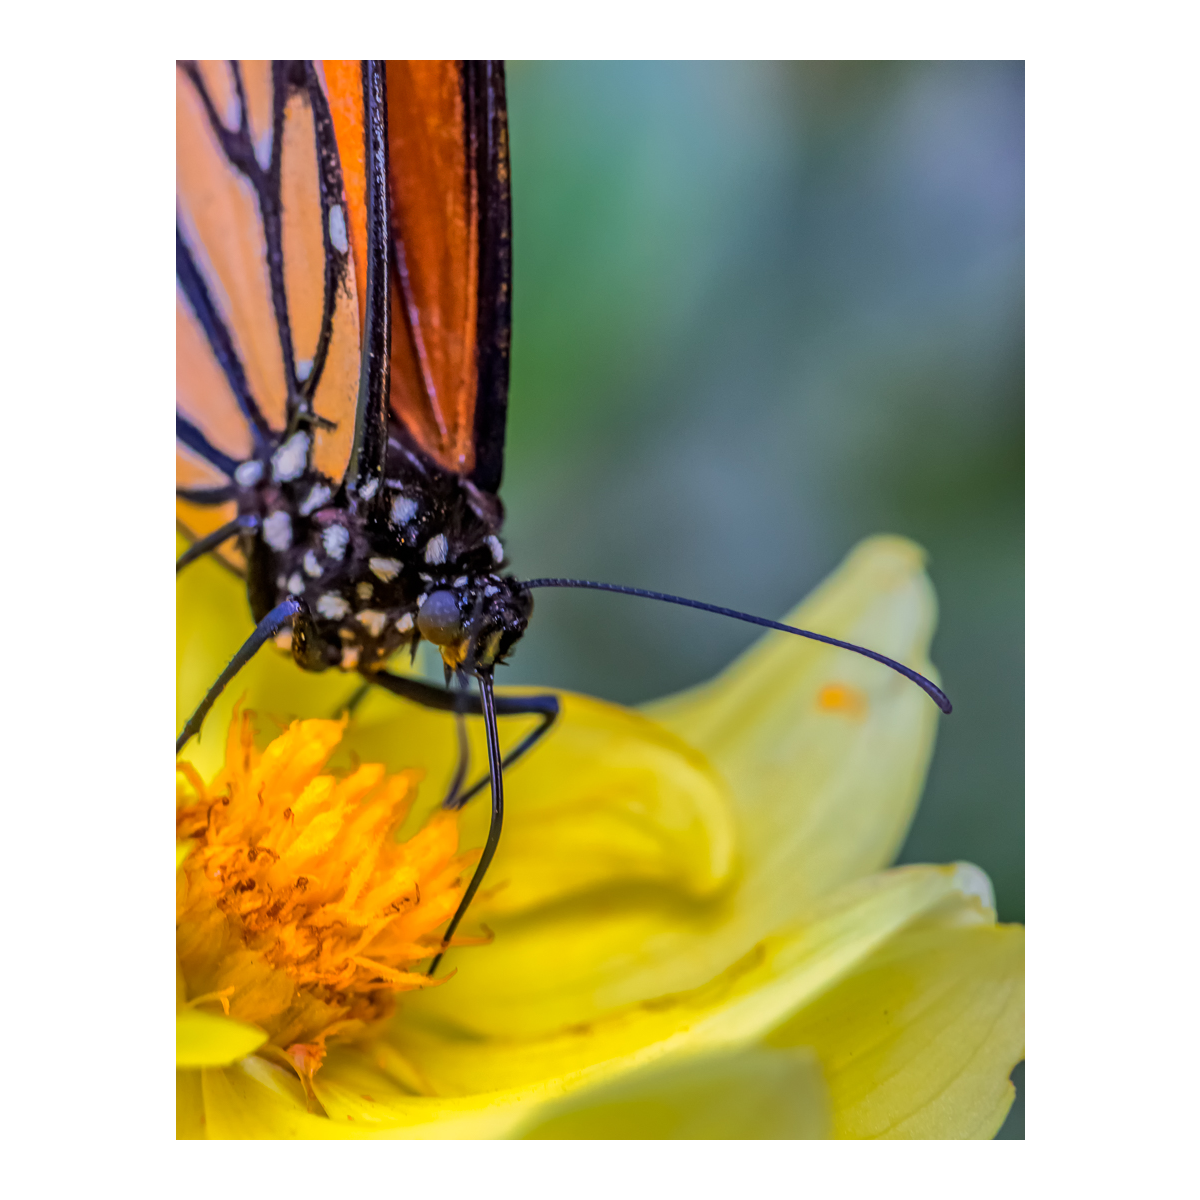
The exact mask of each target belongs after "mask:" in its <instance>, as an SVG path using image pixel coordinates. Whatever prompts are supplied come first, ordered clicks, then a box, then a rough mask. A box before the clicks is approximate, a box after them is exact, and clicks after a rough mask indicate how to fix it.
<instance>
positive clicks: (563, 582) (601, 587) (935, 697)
mask: <svg viewBox="0 0 1200 1200" xmlns="http://www.w3.org/2000/svg"><path fill="white" fill-rule="evenodd" d="M519 586H521V587H523V588H539V587H558V588H591V589H592V590H593V591H597V592H620V593H621V595H623V596H644V597H645V598H646V599H647V600H662V601H663V602H664V603H666V604H682V605H683V606H684V608H698V609H700V610H701V612H710V613H717V614H718V615H719V616H722V617H733V618H734V620H736V621H747V622H749V623H750V624H751V625H761V626H762V627H763V628H764V629H778V630H779V631H780V632H781V633H794V634H796V635H797V636H798V637H806V638H812V640H813V641H814V642H824V643H825V644H826V645H828V646H838V647H840V648H841V649H842V650H853V651H854V653H855V654H861V655H863V656H864V657H866V658H873V659H874V660H875V661H876V662H878V663H883V665H884V666H885V667H891V668H892V670H893V671H898V672H899V673H900V674H901V675H903V676H904V678H905V679H911V680H912V681H913V683H915V684H916V685H917V687H919V688H920V689H921V690H922V691H923V692H924V693H925V694H926V695H927V696H928V697H929V698H930V699H931V700H932V701H933V702H934V704H936V705H937V706H938V708H940V709H941V710H942V712H944V713H948V712H950V711H951V710H952V708H953V706H952V705H951V703H950V697H949V696H947V695H946V693H945V692H943V691H942V689H941V688H940V687H938V685H937V684H936V683H934V682H932V680H929V679H926V678H925V676H924V675H922V674H920V673H919V672H917V671H914V670H913V669H912V668H911V667H906V666H905V665H904V664H903V663H898V662H897V661H896V660H895V659H894V658H888V656H887V655H886V654H877V653H876V652H875V651H874V650H868V649H867V648H866V647H865V646H856V645H855V644H854V643H853V642H843V641H839V640H838V639H837V638H831V637H826V636H825V635H824V634H823V633H812V632H811V631H809V630H807V629H797V628H795V626H792V625H783V624H781V623H780V622H779V621H768V620H767V619H766V617H755V616H751V614H750V613H744V612H738V611H737V610H736V609H733V608H722V607H721V606H720V605H719V604H705V603H704V602H703V601H702V600H687V599H685V598H684V597H683V596H668V595H667V594H666V593H665V592H651V591H647V590H646V589H645V588H635V587H622V586H621V584H619V583H595V582H593V581H591V580H589V579H529V580H526V581H525V582H524V583H522V584H520V585H519Z"/></svg>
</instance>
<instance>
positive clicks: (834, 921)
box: [387, 867, 975, 1096]
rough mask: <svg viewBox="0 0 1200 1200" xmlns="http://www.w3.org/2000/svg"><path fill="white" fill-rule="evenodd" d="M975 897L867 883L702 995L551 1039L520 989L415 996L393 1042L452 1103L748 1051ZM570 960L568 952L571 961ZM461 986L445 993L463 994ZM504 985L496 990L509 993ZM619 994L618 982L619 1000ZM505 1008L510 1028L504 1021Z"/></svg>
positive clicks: (549, 1005)
mask: <svg viewBox="0 0 1200 1200" xmlns="http://www.w3.org/2000/svg"><path fill="white" fill-rule="evenodd" d="M973 870H974V869H972V871H973ZM964 888H968V889H972V890H974V888H975V879H974V874H971V873H968V874H964V873H963V872H962V871H960V870H959V869H957V868H955V867H902V868H897V869H896V870H893V871H888V872H885V873H883V874H881V875H877V876H873V877H872V878H870V879H868V880H860V881H858V882H856V883H854V884H852V885H849V886H848V887H846V888H844V889H842V890H841V891H840V892H839V893H838V894H837V895H836V896H834V897H830V898H829V900H828V901H827V902H826V903H825V904H824V905H823V906H822V908H821V909H820V910H819V911H817V912H816V913H814V914H812V915H811V916H810V917H809V918H808V919H807V920H805V921H802V922H798V923H796V924H795V925H794V926H793V927H792V928H790V929H788V930H784V931H780V932H778V933H777V934H775V935H773V936H771V937H769V938H764V939H763V940H762V941H761V942H760V943H758V944H757V945H756V946H754V947H752V948H751V949H750V951H749V952H748V953H747V954H745V955H744V956H743V957H742V958H741V959H740V960H739V961H737V962H735V963H734V964H733V965H732V966H729V967H728V968H727V969H726V968H725V966H724V964H722V965H721V966H718V967H716V968H715V969H713V970H712V971H710V972H709V973H708V974H707V975H705V976H704V977H703V980H702V983H701V985H699V986H697V988H695V989H693V990H689V991H684V992H678V993H675V994H671V993H670V992H669V991H667V990H663V991H659V992H657V993H655V995H654V997H653V999H651V1000H648V1001H642V1002H635V1003H632V1004H625V1005H618V1004H616V1003H607V1002H606V1001H607V1000H608V997H607V996H604V995H602V996H601V997H599V999H598V1000H597V1001H596V1002H595V1007H596V1009H597V1013H596V1015H595V1016H594V1017H593V1018H592V1019H591V1020H587V1021H572V1020H571V1019H570V1018H569V1017H568V1018H567V1019H565V1020H561V1021H560V1022H559V1023H558V1024H556V1025H554V1026H552V1027H550V1028H542V1027H541V1025H540V1022H539V1021H538V1020H535V1021H530V1020H528V1019H527V1018H526V1016H525V1014H524V1013H522V1012H521V1011H520V1010H518V1009H517V1008H516V1006H515V1005H513V1006H511V1007H510V1006H509V1004H507V1003H503V1002H504V1001H507V1000H508V999H509V997H511V996H512V995H513V994H514V993H515V992H516V990H517V989H516V987H515V986H513V985H510V986H509V988H508V990H507V992H501V993H500V994H499V995H498V996H496V997H492V998H491V1001H490V1004H489V1006H488V1007H486V1008H485V1007H481V1006H480V1004H479V1003H477V1004H476V1005H475V1006H474V1007H470V1006H464V1007H463V1008H461V1009H460V1008H459V1007H458V1006H457V1005H447V1004H440V1003H430V1000H436V999H438V997H436V996H435V995H434V993H433V992H423V993H421V994H411V995H409V996H406V997H405V998H404V1002H403V1009H402V1012H401V1014H400V1018H399V1019H398V1020H396V1021H395V1022H393V1024H392V1026H391V1027H390V1028H389V1031H388V1034H387V1036H388V1040H389V1042H390V1044H392V1045H393V1046H394V1047H395V1048H396V1049H397V1050H398V1052H399V1053H400V1055H402V1056H403V1058H404V1060H405V1061H406V1062H408V1063H409V1064H411V1067H412V1070H413V1073H414V1074H413V1078H414V1079H416V1080H421V1081H424V1085H423V1086H425V1087H426V1088H428V1089H430V1090H433V1091H435V1092H437V1093H438V1094H439V1095H443V1096H445V1095H467V1094H470V1093H472V1092H478V1091H490V1090H497V1091H498V1090H502V1089H506V1088H514V1087H521V1086H528V1085H530V1084H533V1083H535V1082H536V1081H539V1080H550V1079H560V1080H564V1081H566V1080H570V1078H571V1077H572V1076H573V1075H574V1074H577V1073H579V1072H582V1071H588V1070H601V1069H602V1068H603V1069H611V1070H616V1069H621V1070H624V1069H628V1068H629V1067H631V1066H635V1065H641V1064H642V1063H644V1062H648V1061H651V1060H652V1059H654V1058H656V1057H657V1056H659V1055H661V1054H664V1053H667V1052H669V1051H675V1050H683V1049H689V1050H693V1051H694V1050H700V1049H706V1048H713V1047H728V1046H743V1045H746V1044H748V1043H750V1042H754V1041H757V1040H759V1039H760V1038H762V1037H763V1036H765V1035H766V1034H767V1033H768V1032H770V1031H771V1030H772V1029H774V1028H776V1027H777V1026H778V1025H780V1024H781V1023H782V1022H784V1021H786V1020H788V1019H789V1018H790V1017H791V1016H792V1015H793V1014H794V1013H795V1012H796V1011H798V1010H799V1009H800V1008H802V1007H803V1006H804V1005H805V1004H807V1003H809V1002H810V1001H811V1000H812V999H813V998H814V997H816V996H818V995H820V994H821V993H823V992H824V991H825V990H826V989H828V988H830V987H833V986H834V985H835V984H837V983H838V982H839V981H840V980H841V979H843V978H844V977H846V976H847V975H848V974H849V973H851V972H852V971H853V970H854V969H855V968H856V967H857V965H858V964H860V963H861V962H863V961H865V960H866V959H867V958H868V957H870V956H871V955H872V954H873V953H875V952H876V951H877V950H879V949H880V948H881V947H882V946H884V945H885V944H886V943H887V942H888V941H889V939H891V938H892V937H894V936H895V935H896V934H897V933H898V932H899V931H900V930H902V929H904V928H905V927H906V926H907V925H909V924H911V923H912V922H913V921H915V920H917V919H918V918H920V917H921V916H922V915H923V914H925V913H928V912H930V911H931V910H934V909H936V908H937V906H938V905H940V904H942V903H943V902H944V901H945V900H946V898H947V897H948V896H954V895H956V894H959V893H960V892H961V891H962V890H963V889H964ZM568 948H569V947H568V946H567V945H566V944H564V953H565V952H567V950H568ZM466 957H467V956H466V955H465V954H463V955H460V956H459V958H458V959H457V960H456V961H461V960H462V959H465V958H466ZM523 965H524V966H525V967H526V968H527V969H528V970H530V971H532V972H533V973H534V974H535V980H534V981H533V983H536V982H537V980H538V979H540V978H542V977H544V976H545V975H546V974H547V973H550V972H552V970H553V967H554V965H555V964H554V963H547V962H545V961H542V960H535V959H531V960H530V961H529V962H527V963H525V964H523ZM458 982H459V981H458V979H455V980H454V981H453V984H452V985H451V986H448V987H445V988H441V989H437V991H438V992H442V993H449V992H452V991H453V990H454V989H455V988H456V987H457V985H458ZM503 982H504V981H503V980H497V981H495V983H496V986H497V987H498V988H499V987H500V985H501V984H503ZM619 983H620V977H619V975H615V976H614V984H613V987H614V989H615V988H616V987H618V986H619ZM523 994H524V995H525V996H526V997H529V996H534V997H535V998H536V999H537V1001H538V1002H539V1004H540V1008H539V1012H538V1016H539V1018H544V1017H545V1015H546V1014H552V1013H555V1012H558V1011H559V1008H558V1006H559V1004H560V1001H559V999H558V998H557V996H556V995H555V994H554V993H553V991H552V990H549V989H548V990H547V992H546V993H545V994H538V993H536V992H535V991H534V987H533V984H530V985H529V986H527V987H526V988H525V990H524V992H523ZM588 999H592V998H590V997H582V998H581V997H580V996H572V997H571V1002H572V1005H571V1006H572V1007H573V1008H578V1007H581V1006H583V1005H584V1004H585V1002H586V1001H587V1000H588ZM495 1007H500V1009H501V1012H502V1014H503V1018H504V1019H503V1020H500V1021H496V1020H494V1018H493V1013H494V1008H495ZM560 1015H561V1014H560ZM622 1063H624V1065H623V1066H622V1065H621V1064H622ZM604 1064H610V1066H609V1067H608V1068H604ZM418 1086H420V1085H418Z"/></svg>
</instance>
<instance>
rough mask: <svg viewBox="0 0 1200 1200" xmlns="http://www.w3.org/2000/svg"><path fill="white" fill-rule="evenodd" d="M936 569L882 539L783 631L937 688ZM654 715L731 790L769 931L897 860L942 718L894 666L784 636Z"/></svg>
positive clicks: (795, 613)
mask: <svg viewBox="0 0 1200 1200" xmlns="http://www.w3.org/2000/svg"><path fill="white" fill-rule="evenodd" d="M923 558H924V555H923V553H922V551H921V550H920V548H919V547H917V546H915V545H914V544H913V543H912V542H909V541H907V540H905V539H903V538H898V537H874V538H869V539H868V540H866V541H864V542H862V543H860V544H859V545H858V546H857V547H855V549H854V550H853V551H852V552H851V553H850V555H849V556H848V557H847V559H846V560H845V562H843V563H842V565H841V566H840V567H839V568H838V569H837V571H835V572H834V574H833V575H831V576H830V577H829V578H828V579H827V580H826V581H825V582H824V583H823V584H821V586H820V587H819V588H818V589H817V590H816V591H815V592H814V593H813V594H812V595H811V596H809V598H808V599H807V600H805V601H804V603H802V604H801V605H799V606H798V607H797V608H795V609H793V610H792V611H791V612H790V613H789V614H788V615H787V616H786V617H785V618H784V621H785V622H786V623H787V624H790V625H795V626H798V627H800V628H802V629H810V630H813V631H815V632H817V633H824V634H828V635H830V636H832V637H836V638H840V639H842V640H843V641H850V642H855V643H857V644H859V645H862V646H866V647H868V648H869V649H872V650H877V651H879V652H880V653H883V654H887V655H889V656H891V657H892V658H895V659H897V660H898V661H900V662H902V663H904V664H905V665H907V666H910V667H913V668H915V669H916V670H918V671H920V672H922V673H923V674H925V675H929V676H931V677H932V678H934V679H935V680H936V678H937V675H936V673H935V672H934V670H933V668H932V667H931V665H930V663H929V660H928V656H927V655H928V648H929V642H930V639H931V637H932V635H933V630H934V625H935V623H936V601H935V598H934V594H933V588H932V587H931V585H930V583H929V580H928V578H927V577H926V575H925V572H924V569H923V565H922V564H923ZM644 711H645V712H646V713H647V715H648V716H650V717H652V718H653V719H654V720H656V721H659V722H661V723H662V724H663V725H665V726H666V727H667V728H668V729H671V730H672V731H673V732H675V733H677V734H678V735H679V736H680V737H682V738H683V739H684V740H685V741H687V742H690V743H691V744H692V745H693V746H696V747H697V748H698V749H699V750H701V751H703V753H704V754H705V755H706V756H707V758H708V759H709V761H710V762H711V763H712V764H713V765H714V766H715V767H716V768H717V770H718V771H720V772H721V773H722V774H723V775H724V776H725V778H726V779H727V780H728V781H729V783H730V786H731V788H732V790H733V793H734V795H735V797H736V803H737V815H738V832H739V838H740V839H741V841H740V845H741V849H742V852H743V854H744V856H745V863H746V875H747V883H748V886H749V887H750V888H751V889H752V891H753V895H748V896H747V897H746V898H745V903H746V905H747V906H748V907H751V908H758V909H759V910H761V917H760V918H759V927H760V930H761V932H765V931H766V929H767V928H770V927H771V926H772V925H774V924H776V923H778V922H779V921H780V920H786V919H789V918H790V916H791V915H792V914H793V913H796V912H798V911H800V910H802V909H803V907H804V906H805V905H807V904H808V903H810V902H811V901H812V900H813V899H815V898H817V897H819V896H822V895H825V894H827V893H828V892H830V891H831V890H832V889H834V888H835V887H838V886H840V885H841V884H843V883H846V882H848V881H849V880H851V879H856V878H860V877H861V876H864V875H867V874H870V873H871V872H872V871H876V870H878V869H879V868H881V867H883V866H886V865H887V864H888V863H889V862H890V861H891V860H892V859H893V857H894V856H895V854H896V852H897V851H898V850H899V848H900V846H901V844H902V842H903V841H904V836H905V833H906V832H907V830H908V826H909V823H910V821H911V820H912V816H913V813H914V811H915V809H916V805H917V801H918V799H919V798H920V793H921V788H922V785H923V783H924V780H925V772H926V769H927V767H928V764H929V758H930V755H931V754H932V751H933V742H934V735H935V733H936V730H937V723H938V721H939V720H940V719H942V716H941V714H940V712H939V711H938V709H937V707H936V706H935V705H934V704H933V702H932V701H931V700H930V699H929V697H928V696H926V695H925V694H924V693H923V692H922V691H921V690H920V689H919V688H917V687H916V686H915V685H914V684H913V683H911V682H909V681H908V680H907V679H905V678H903V677H902V676H900V675H898V674H896V673H895V672H894V671H891V670H889V669H888V668H887V667H884V666H882V665H881V664H879V663H875V662H872V661H871V660H869V659H866V658H863V657H862V656H860V655H857V654H853V653H851V652H850V651H847V650H840V649H838V648H836V647H833V646H825V645H822V644H821V643H819V642H813V641H810V640H808V639H806V638H799V637H795V636H792V635H789V634H784V633H777V632H776V633H767V634H765V635H764V636H763V637H762V638H760V639H759V641H758V642H757V643H756V644H755V645H754V646H753V647H752V648H751V649H750V650H749V651H747V652H746V653H745V654H743V655H742V656H741V658H739V659H738V660H737V661H736V662H734V663H733V664H732V665H731V666H730V667H729V668H728V669H727V670H725V671H724V672H722V673H721V674H720V675H719V676H718V677H717V678H716V679H715V680H713V681H712V682H710V683H707V684H704V685H703V686H701V687H698V688H695V689H693V690H691V691H688V692H684V693H682V694H680V695H677V696H674V697H670V698H668V699H666V700H661V701H658V702H656V703H654V704H651V705H648V706H647V707H646V708H645V710H644ZM947 719H949V720H953V719H954V718H953V716H950V717H949V718H947Z"/></svg>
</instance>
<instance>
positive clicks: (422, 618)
mask: <svg viewBox="0 0 1200 1200" xmlns="http://www.w3.org/2000/svg"><path fill="white" fill-rule="evenodd" d="M417 628H418V629H419V630H420V631H421V636H422V637H423V638H425V639H426V640H427V641H430V642H432V643H433V644H434V645H435V646H452V645H453V644H454V643H455V642H457V641H461V640H462V635H463V626H462V615H461V614H460V613H459V611H458V597H457V596H456V595H455V594H454V593H453V592H450V591H447V590H446V589H444V588H443V589H441V590H439V591H436V592H430V594H429V599H427V600H426V601H425V603H424V604H422V605H421V610H420V612H418V613H417Z"/></svg>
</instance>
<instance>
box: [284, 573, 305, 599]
mask: <svg viewBox="0 0 1200 1200" xmlns="http://www.w3.org/2000/svg"><path fill="white" fill-rule="evenodd" d="M288 591H289V592H291V594H292V595H293V596H299V595H301V594H302V593H303V591H304V576H303V575H301V574H300V572H299V571H293V572H292V573H291V575H289V576H288Z"/></svg>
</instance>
